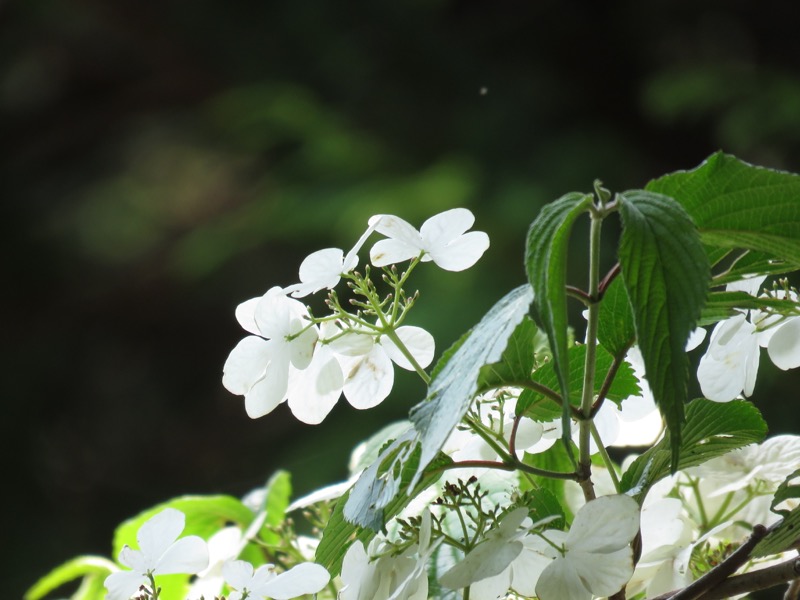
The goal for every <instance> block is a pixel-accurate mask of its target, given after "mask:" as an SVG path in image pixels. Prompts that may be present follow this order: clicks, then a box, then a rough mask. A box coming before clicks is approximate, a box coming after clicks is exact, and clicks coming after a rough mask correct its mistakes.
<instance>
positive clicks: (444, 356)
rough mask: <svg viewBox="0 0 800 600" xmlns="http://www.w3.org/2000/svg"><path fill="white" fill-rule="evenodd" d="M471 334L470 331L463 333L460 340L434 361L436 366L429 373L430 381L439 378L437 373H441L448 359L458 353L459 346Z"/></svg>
mask: <svg viewBox="0 0 800 600" xmlns="http://www.w3.org/2000/svg"><path fill="white" fill-rule="evenodd" d="M471 333H472V329H470V330H469V331H466V332H464V333H463V334H462V335H461V337H460V338H458V339H457V340H456V341H455V342H453V344H452V345H451V346H450V347H449V348H448V349H447V350H445V351H444V353H443V354H442V356H441V357H440V358H439V360H437V361H436V364H435V365H434V367H433V370H432V371H431V380H433V379H436V378H437V377H438V376H439V373H441V372H442V369H444V367H445V365H447V363H448V362H450V359H451V358H453V355H454V354H455V353H456V352H457V351H458V349H459V348H461V345H462V344H463V343H464V342H465V341H466V340H467V338H468V337H469V336H470V334H471Z"/></svg>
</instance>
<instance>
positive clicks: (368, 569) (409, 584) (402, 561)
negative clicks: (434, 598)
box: [339, 510, 441, 600]
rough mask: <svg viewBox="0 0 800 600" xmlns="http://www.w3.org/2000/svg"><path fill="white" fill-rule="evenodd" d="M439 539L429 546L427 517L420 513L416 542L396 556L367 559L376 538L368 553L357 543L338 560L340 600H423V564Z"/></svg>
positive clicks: (425, 581)
mask: <svg viewBox="0 0 800 600" xmlns="http://www.w3.org/2000/svg"><path fill="white" fill-rule="evenodd" d="M439 542H441V540H437V541H436V543H434V544H431V514H430V512H429V511H427V510H426V511H424V512H423V513H422V522H421V525H420V532H419V543H418V544H415V545H413V546H411V547H409V548H408V549H407V550H406V551H405V552H403V553H402V554H400V555H399V556H393V555H391V554H390V553H387V554H384V555H383V556H380V557H378V558H377V559H375V560H370V557H369V554H374V553H376V552H377V551H378V549H379V546H380V544H381V541H380V538H375V539H373V541H372V543H371V544H370V553H369V554H368V553H367V552H366V551H365V550H364V545H363V544H362V543H361V542H360V541H356V542H355V543H353V544H352V545H351V546H350V548H348V549H347V553H346V554H345V556H344V560H343V561H342V582H343V583H344V587H343V588H342V590H341V591H340V592H339V598H340V599H341V600H426V598H427V597H428V575H427V563H428V559H429V558H430V556H431V554H433V552H434V550H436V548H437V547H438V546H439Z"/></svg>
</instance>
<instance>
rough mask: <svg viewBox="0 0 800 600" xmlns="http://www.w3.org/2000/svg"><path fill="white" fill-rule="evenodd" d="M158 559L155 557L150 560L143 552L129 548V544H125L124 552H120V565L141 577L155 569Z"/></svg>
mask: <svg viewBox="0 0 800 600" xmlns="http://www.w3.org/2000/svg"><path fill="white" fill-rule="evenodd" d="M156 558H158V557H153V558H152V559H150V558H149V557H147V556H145V555H144V554H143V553H142V551H141V550H134V549H133V548H131V547H130V546H128V544H125V545H124V546H123V547H122V550H120V551H119V563H120V564H121V565H125V566H126V567H128V568H130V569H132V570H133V571H135V572H136V573H139V574H140V575H141V574H142V573H146V572H147V571H149V570H150V569H151V568H152V567H153V565H154V564H155V561H156Z"/></svg>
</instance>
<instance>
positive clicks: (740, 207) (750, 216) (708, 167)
mask: <svg viewBox="0 0 800 600" xmlns="http://www.w3.org/2000/svg"><path fill="white" fill-rule="evenodd" d="M647 189H648V190H649V191H652V192H658V193H660V194H665V195H667V196H671V197H672V198H675V199H676V200H677V201H678V202H680V203H681V205H682V206H683V207H684V208H685V209H686V212H687V213H689V215H690V216H691V217H692V219H693V220H694V222H695V224H696V225H697V228H698V230H699V231H700V236H701V239H702V240H703V243H705V244H708V245H709V246H714V247H717V248H727V249H731V248H746V249H748V250H756V251H759V252H763V253H766V254H769V255H771V256H772V257H775V258H779V259H783V260H785V261H789V262H791V263H794V264H800V203H798V201H797V198H798V197H800V176H798V175H796V174H794V173H787V172H784V171H775V170H772V169H766V168H763V167H756V166H753V165H750V164H748V163H746V162H743V161H741V160H739V159H738V158H736V157H734V156H731V155H730V154H723V153H722V152H717V153H716V154H713V155H711V156H710V157H709V158H708V159H706V160H705V161H704V162H703V163H702V164H701V165H700V166H698V167H697V168H696V169H693V170H691V171H678V172H676V173H671V174H669V175H665V176H664V177H661V178H659V179H656V180H654V181H651V182H650V183H649V184H648V185H647ZM750 272H754V273H757V272H759V271H750Z"/></svg>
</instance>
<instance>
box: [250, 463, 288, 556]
mask: <svg viewBox="0 0 800 600" xmlns="http://www.w3.org/2000/svg"><path fill="white" fill-rule="evenodd" d="M291 497H292V477H291V475H290V474H289V472H288V471H276V472H275V473H274V474H273V475H272V477H270V478H269V481H268V482H267V486H266V490H265V494H264V504H263V505H262V506H261V512H263V513H264V525H263V526H262V527H261V531H260V533H259V535H258V537H260V538H261V540H262V541H263V542H264V543H265V544H270V545H277V544H279V543H280V536H279V535H278V534H277V533H275V531H274V528H276V527H278V526H280V525H281V523H283V520H284V519H285V518H286V508H287V507H288V506H289V500H290V498H291Z"/></svg>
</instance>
